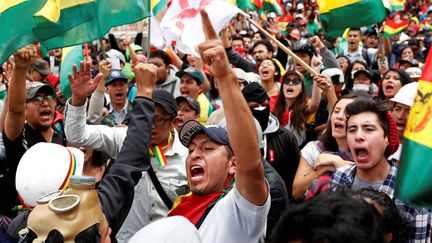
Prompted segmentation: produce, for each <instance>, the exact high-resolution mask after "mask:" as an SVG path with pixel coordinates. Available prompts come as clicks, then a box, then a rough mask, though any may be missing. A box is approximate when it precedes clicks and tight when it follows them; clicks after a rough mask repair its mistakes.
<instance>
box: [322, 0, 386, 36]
mask: <svg viewBox="0 0 432 243" xmlns="http://www.w3.org/2000/svg"><path fill="white" fill-rule="evenodd" d="M320 2H321V3H320V20H321V24H322V28H323V30H324V31H325V32H326V33H328V34H329V35H332V36H337V34H340V33H341V31H342V32H343V30H345V28H360V27H362V26H367V25H370V24H374V23H380V22H382V21H384V19H385V16H386V11H385V8H384V5H383V3H382V1H376V0H361V1H352V2H353V3H352V4H349V5H344V6H343V7H338V8H330V7H329V6H328V4H329V3H330V2H336V1H333V0H321V1H320ZM323 3H324V5H323V6H324V7H322V5H321V4H323ZM326 4H327V5H326ZM371 9H373V11H371Z"/></svg>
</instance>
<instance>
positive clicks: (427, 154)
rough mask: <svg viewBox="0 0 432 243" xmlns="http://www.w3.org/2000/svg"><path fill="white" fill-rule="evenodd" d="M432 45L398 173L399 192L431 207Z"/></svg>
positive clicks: (406, 197) (421, 204) (407, 129)
mask: <svg viewBox="0 0 432 243" xmlns="http://www.w3.org/2000/svg"><path fill="white" fill-rule="evenodd" d="M431 53H432V48H430V50H429V54H428V57H427V59H426V63H425V65H424V67H423V73H422V76H421V78H420V80H419V87H418V90H417V95H416V97H415V100H414V104H413V106H412V107H411V110H410V114H409V118H408V122H407V125H406V129H405V133H404V139H403V149H402V154H401V159H400V162H399V169H398V174H397V177H396V187H395V193H396V196H397V197H398V198H399V199H401V200H402V201H404V202H407V203H409V204H413V205H418V206H423V207H432V176H431V175H432V160H431V158H432V140H431V135H432V54H431Z"/></svg>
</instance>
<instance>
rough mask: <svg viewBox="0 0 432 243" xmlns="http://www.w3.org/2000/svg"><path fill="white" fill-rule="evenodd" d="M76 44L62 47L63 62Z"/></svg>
mask: <svg viewBox="0 0 432 243" xmlns="http://www.w3.org/2000/svg"><path fill="white" fill-rule="evenodd" d="M75 47H76V46H68V47H63V48H62V60H61V61H62V62H63V61H64V60H65V59H66V57H67V56H68V54H69V52H70V51H72V49H74V48H75Z"/></svg>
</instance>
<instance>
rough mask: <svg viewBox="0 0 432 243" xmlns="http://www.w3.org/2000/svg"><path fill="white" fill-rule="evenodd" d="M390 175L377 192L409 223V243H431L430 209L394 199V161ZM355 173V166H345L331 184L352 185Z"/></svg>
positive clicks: (431, 220)
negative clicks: (391, 203)
mask: <svg viewBox="0 0 432 243" xmlns="http://www.w3.org/2000/svg"><path fill="white" fill-rule="evenodd" d="M389 164H390V173H389V174H388V176H387V178H386V179H385V181H384V182H383V184H382V185H381V186H380V188H379V191H382V192H384V193H386V194H387V195H389V196H390V197H391V198H392V199H393V200H394V202H395V204H396V206H397V207H398V208H399V212H400V213H401V214H402V215H403V216H404V217H405V218H406V219H407V220H408V221H409V222H410V224H409V228H410V237H409V240H410V242H431V238H430V237H431V223H432V209H427V208H414V207H411V206H409V205H407V204H405V203H403V202H402V201H400V200H399V199H397V198H395V197H394V187H395V181H396V174H397V165H396V163H395V161H394V160H391V161H389ZM355 173H356V165H347V166H344V167H341V168H339V169H337V170H336V171H335V173H333V175H332V182H333V183H337V184H340V185H352V184H353V182H354V177H355Z"/></svg>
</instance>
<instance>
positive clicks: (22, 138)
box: [0, 123, 66, 217]
mask: <svg viewBox="0 0 432 243" xmlns="http://www.w3.org/2000/svg"><path fill="white" fill-rule="evenodd" d="M51 141H52V143H56V144H60V145H63V146H66V136H65V135H64V132H63V131H57V130H56V129H54V133H53V136H52V139H51ZM39 142H46V140H45V138H44V137H43V136H42V133H41V132H40V131H39V130H38V129H33V128H32V127H31V126H30V125H28V124H27V123H26V124H25V125H24V129H23V132H22V133H21V134H20V135H19V136H18V137H17V138H16V139H15V141H10V140H9V138H8V137H7V136H6V134H5V132H4V131H3V143H4V146H5V150H6V161H5V162H4V163H2V165H1V166H0V175H3V176H2V177H0V195H2V199H1V200H0V214H4V215H7V216H9V217H14V216H15V215H16V212H12V211H11V209H12V208H13V207H15V206H17V205H20V204H21V202H20V201H19V199H18V193H17V192H16V189H15V174H16V170H17V167H18V163H19V161H20V160H21V157H22V156H23V155H24V153H25V152H26V151H27V149H28V148H30V147H31V146H33V145H35V144H37V143H39Z"/></svg>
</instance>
